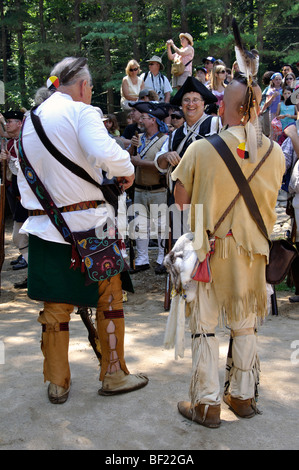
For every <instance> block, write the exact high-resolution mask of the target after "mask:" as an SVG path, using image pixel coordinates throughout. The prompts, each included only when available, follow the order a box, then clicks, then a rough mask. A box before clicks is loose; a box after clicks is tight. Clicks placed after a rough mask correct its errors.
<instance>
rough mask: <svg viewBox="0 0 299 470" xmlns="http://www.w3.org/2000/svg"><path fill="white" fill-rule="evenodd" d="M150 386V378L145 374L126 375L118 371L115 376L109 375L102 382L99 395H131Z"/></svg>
mask: <svg viewBox="0 0 299 470" xmlns="http://www.w3.org/2000/svg"><path fill="white" fill-rule="evenodd" d="M147 384H148V377H147V376H146V375H144V374H125V373H124V371H123V370H118V371H117V372H115V373H114V374H109V373H107V374H106V375H105V377H104V380H103V382H102V388H101V389H100V390H99V391H98V394H99V395H104V396H110V395H119V394H121V393H129V392H133V391H134V390H138V389H139V388H142V387H145V386H146V385H147Z"/></svg>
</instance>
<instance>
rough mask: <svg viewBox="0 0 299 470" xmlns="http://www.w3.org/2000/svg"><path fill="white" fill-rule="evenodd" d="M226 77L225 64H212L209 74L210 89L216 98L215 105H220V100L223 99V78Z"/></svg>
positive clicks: (224, 85)
mask: <svg viewBox="0 0 299 470" xmlns="http://www.w3.org/2000/svg"><path fill="white" fill-rule="evenodd" d="M225 79H226V68H225V65H214V67H213V69H212V75H211V84H210V90H211V92H212V93H213V95H215V96H216V98H217V103H216V104H217V106H219V105H220V102H221V101H222V100H223V95H224V90H225V87H226V84H225V83H224V80H225Z"/></svg>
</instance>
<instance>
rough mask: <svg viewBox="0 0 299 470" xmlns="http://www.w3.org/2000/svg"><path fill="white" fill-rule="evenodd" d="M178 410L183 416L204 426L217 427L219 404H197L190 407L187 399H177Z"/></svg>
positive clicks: (218, 422)
mask: <svg viewBox="0 0 299 470" xmlns="http://www.w3.org/2000/svg"><path fill="white" fill-rule="evenodd" d="M178 410H179V412H180V413H181V415H183V416H184V417H185V418H187V419H190V420H191V421H195V422H196V423H198V424H201V425H202V426H205V427H206V428H219V426H220V424H221V420H220V405H205V404H202V403H200V404H198V405H196V406H195V407H194V408H192V406H191V403H190V402H189V401H179V403H178Z"/></svg>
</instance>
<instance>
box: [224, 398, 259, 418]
mask: <svg viewBox="0 0 299 470" xmlns="http://www.w3.org/2000/svg"><path fill="white" fill-rule="evenodd" d="M223 401H224V403H226V404H227V405H228V406H229V407H230V408H231V410H232V411H233V412H234V413H235V414H236V415H237V416H240V418H252V417H253V416H254V415H256V414H260V412H259V411H258V409H257V407H256V402H255V399H254V398H248V399H246V400H241V399H240V398H236V397H232V396H231V394H230V393H228V394H227V395H223Z"/></svg>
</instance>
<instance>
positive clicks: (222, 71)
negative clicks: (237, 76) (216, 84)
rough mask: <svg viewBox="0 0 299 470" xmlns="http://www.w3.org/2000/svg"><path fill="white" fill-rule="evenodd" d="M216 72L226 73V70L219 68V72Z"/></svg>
mask: <svg viewBox="0 0 299 470" xmlns="http://www.w3.org/2000/svg"><path fill="white" fill-rule="evenodd" d="M218 73H226V71H225V70H220V72H218Z"/></svg>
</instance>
